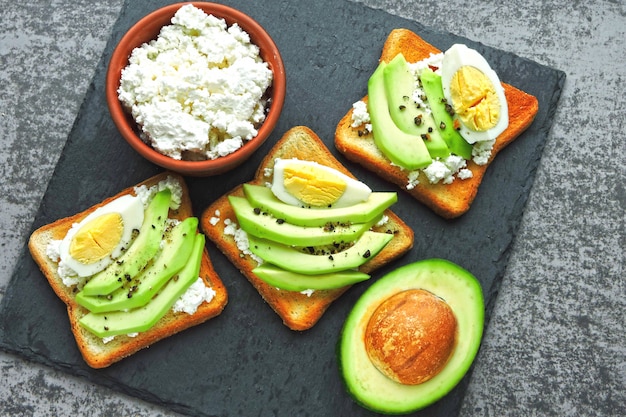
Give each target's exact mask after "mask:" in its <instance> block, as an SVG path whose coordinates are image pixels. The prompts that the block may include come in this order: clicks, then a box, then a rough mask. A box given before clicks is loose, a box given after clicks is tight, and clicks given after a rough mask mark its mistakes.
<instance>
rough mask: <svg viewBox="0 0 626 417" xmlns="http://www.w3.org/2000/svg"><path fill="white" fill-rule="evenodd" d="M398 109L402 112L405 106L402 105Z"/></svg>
mask: <svg viewBox="0 0 626 417" xmlns="http://www.w3.org/2000/svg"><path fill="white" fill-rule="evenodd" d="M398 108H399V109H400V110H401V111H402V110H406V106H405V105H404V104H401V105H400V106H399V107H398Z"/></svg>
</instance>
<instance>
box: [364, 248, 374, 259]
mask: <svg viewBox="0 0 626 417" xmlns="http://www.w3.org/2000/svg"><path fill="white" fill-rule="evenodd" d="M370 256H372V253H371V252H370V250H369V249H368V250H366V251H365V253H364V254H363V257H364V258H366V259H367V258H369V257H370Z"/></svg>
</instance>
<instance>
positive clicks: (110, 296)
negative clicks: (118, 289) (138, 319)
mask: <svg viewBox="0 0 626 417" xmlns="http://www.w3.org/2000/svg"><path fill="white" fill-rule="evenodd" d="M112 299H113V295H112V294H107V300H112ZM105 318H106V317H105Z"/></svg>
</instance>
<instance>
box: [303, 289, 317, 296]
mask: <svg viewBox="0 0 626 417" xmlns="http://www.w3.org/2000/svg"><path fill="white" fill-rule="evenodd" d="M314 292H315V290H310V289H309V290H304V291H300V294H304V295H306V296H307V297H310V296H312V295H313V293H314Z"/></svg>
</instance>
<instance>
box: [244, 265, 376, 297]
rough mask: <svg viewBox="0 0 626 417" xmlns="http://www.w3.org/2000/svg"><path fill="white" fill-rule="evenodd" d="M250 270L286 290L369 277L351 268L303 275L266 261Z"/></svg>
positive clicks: (342, 284) (342, 283)
mask: <svg viewBox="0 0 626 417" xmlns="http://www.w3.org/2000/svg"><path fill="white" fill-rule="evenodd" d="M252 272H253V273H254V274H255V275H256V276H258V277H259V278H261V279H262V280H263V281H265V282H267V283H268V284H269V285H271V286H273V287H276V288H280V289H282V290H286V291H306V290H332V289H335V288H342V287H345V286H348V285H353V284H356V283H357V282H361V281H365V280H367V279H369V278H370V276H369V275H368V274H366V273H364V272H360V271H356V270H353V269H348V270H344V271H337V272H331V273H328V274H320V275H305V274H299V273H297V272H292V271H287V270H285V269H282V268H279V267H277V266H275V265H271V264H268V263H264V264H262V265H259V266H257V267H256V268H254V269H253V270H252Z"/></svg>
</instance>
